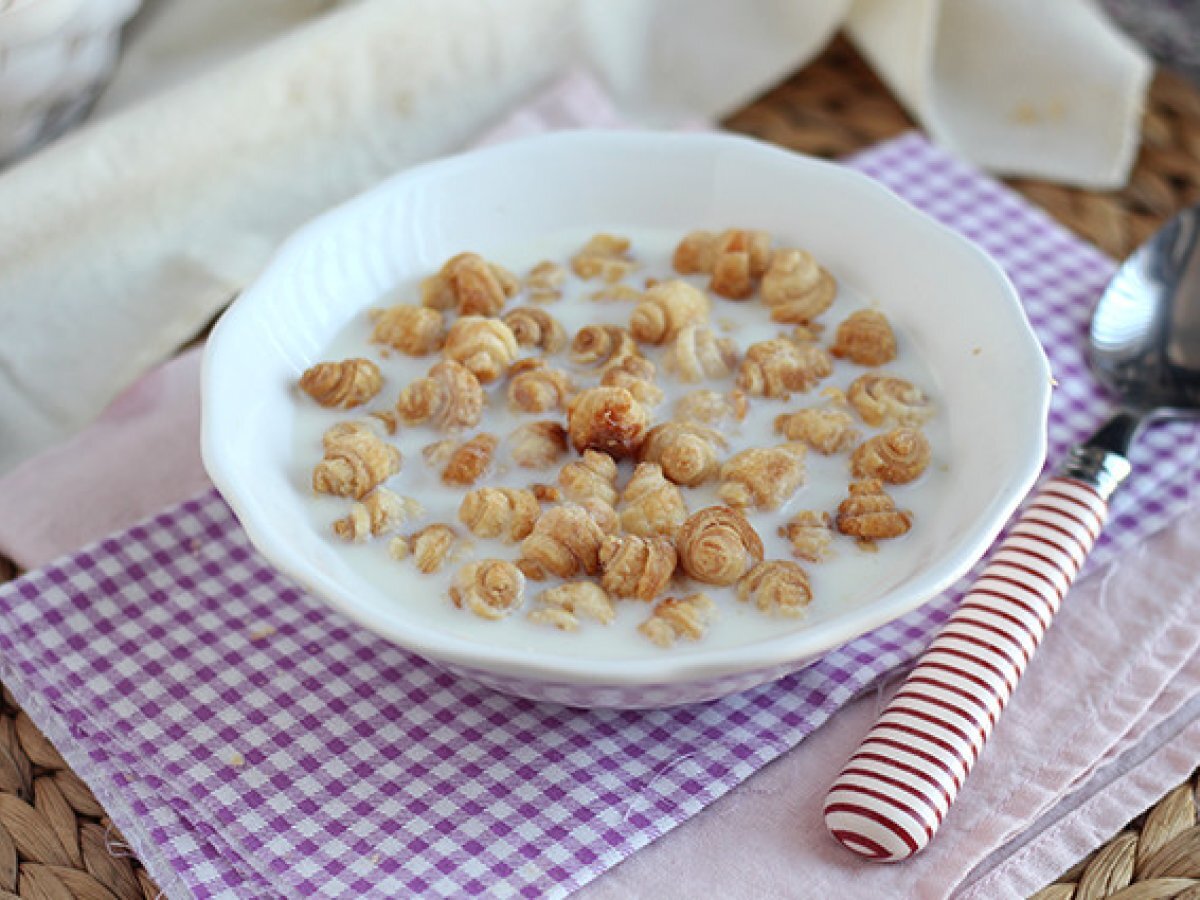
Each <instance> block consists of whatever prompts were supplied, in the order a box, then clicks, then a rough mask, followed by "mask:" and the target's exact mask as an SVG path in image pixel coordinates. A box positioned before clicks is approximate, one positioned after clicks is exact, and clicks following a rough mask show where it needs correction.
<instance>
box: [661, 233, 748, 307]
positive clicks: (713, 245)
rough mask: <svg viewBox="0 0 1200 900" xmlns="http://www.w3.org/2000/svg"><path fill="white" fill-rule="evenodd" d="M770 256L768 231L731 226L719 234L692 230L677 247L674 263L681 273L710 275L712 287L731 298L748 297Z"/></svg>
mask: <svg viewBox="0 0 1200 900" xmlns="http://www.w3.org/2000/svg"><path fill="white" fill-rule="evenodd" d="M770 259H771V236H770V235H769V234H767V232H765V231H749V230H746V229H742V228H730V229H728V230H726V231H723V232H721V233H720V234H712V233H711V232H708V231H693V232H691V233H690V234H688V235H685V236H684V238H683V240H682V241H680V242H679V246H678V247H676V248H675V254H674V257H673V259H672V262H673V264H674V266H675V271H676V272H678V273H679V274H681V275H711V276H712V278H711V279H710V281H709V285H708V287H709V290H711V291H712V292H713V293H714V294H717V295H719V296H721V297H726V298H728V299H730V300H745V299H746V298H747V297H749V296H750V295H751V294H753V293H754V282H755V281H756V280H757V279H759V278H761V277H762V276H763V273H764V272H766V270H767V266H768V264H769V262H770Z"/></svg>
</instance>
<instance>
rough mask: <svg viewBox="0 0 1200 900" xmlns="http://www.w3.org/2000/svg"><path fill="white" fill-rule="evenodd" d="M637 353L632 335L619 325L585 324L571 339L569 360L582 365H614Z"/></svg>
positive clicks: (637, 354)
mask: <svg viewBox="0 0 1200 900" xmlns="http://www.w3.org/2000/svg"><path fill="white" fill-rule="evenodd" d="M639 355H640V353H639V351H638V347H637V343H636V342H635V341H634V339H633V335H631V334H630V333H629V330H628V329H626V328H624V327H622V326H621V325H585V326H584V327H583V328H580V329H579V331H578V332H576V334H575V338H574V339H573V340H572V341H571V352H570V357H571V361H572V362H574V363H578V364H580V365H584V366H609V365H615V364H619V363H620V362H621V360H623V359H625V358H626V357H628V356H639Z"/></svg>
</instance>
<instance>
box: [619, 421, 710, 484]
mask: <svg viewBox="0 0 1200 900" xmlns="http://www.w3.org/2000/svg"><path fill="white" fill-rule="evenodd" d="M724 448H725V438H724V437H722V436H721V433H720V432H719V431H717V430H716V429H715V428H709V427H707V426H705V425H697V424H695V423H692V422H664V423H663V424H661V425H655V426H654V427H653V428H651V429H650V431H649V432H648V433H647V434H646V440H645V441H644V442H643V443H642V447H641V450H640V451H639V452H638V459H639V460H641V461H642V462H656V463H658V464H659V465H660V466H662V471H663V474H664V475H666V476H667V477H668V478H670V479H671V480H672V481H674V482H675V483H676V484H682V485H686V486H687V487H695V486H696V485H698V484H703V483H704V482H705V481H708V480H709V479H710V478H715V477H716V475H717V472H718V470H719V469H720V458H719V453H720V451H721V450H723V449H724Z"/></svg>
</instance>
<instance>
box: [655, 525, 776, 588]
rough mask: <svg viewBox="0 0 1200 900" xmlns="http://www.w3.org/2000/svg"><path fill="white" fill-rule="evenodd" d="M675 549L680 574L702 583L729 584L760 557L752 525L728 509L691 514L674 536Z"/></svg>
mask: <svg viewBox="0 0 1200 900" xmlns="http://www.w3.org/2000/svg"><path fill="white" fill-rule="evenodd" d="M675 548H676V550H677V551H678V552H679V565H680V567H681V568H682V569H683V571H684V572H686V573H687V574H688V575H690V576H691V577H692V578H695V579H696V580H697V581H702V582H704V583H705V584H716V585H727V584H733V583H734V582H735V581H737V580H738V579H739V578H741V577H742V576H743V575H744V574H746V572H747V571H749V569H750V567H751V566H753V565H754V564H755V563H756V562H762V558H763V544H762V539H761V538H760V537H759V536H758V532H756V531H755V530H754V526H752V525H751V524H750V522H749V521H748V520H747V519H746V517H745V515H743V514H742V512H741V511H740V510H736V509H731V508H730V507H728V506H709V507H705V508H704V509H702V510H699V511H698V512H695V513H692V515H691V516H689V517H688V519H687V521H686V522H684V523H683V525H682V526H681V527H680V529H679V533H678V534H676V536H675Z"/></svg>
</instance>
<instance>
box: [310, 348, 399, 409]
mask: <svg viewBox="0 0 1200 900" xmlns="http://www.w3.org/2000/svg"><path fill="white" fill-rule="evenodd" d="M381 387H383V374H382V373H381V372H380V371H379V366H377V365H375V363H373V362H371V360H369V359H358V358H356V359H344V360H342V361H341V362H323V363H317V364H316V365H315V366H313V367H311V368H309V369H306V370H305V372H304V374H303V375H301V376H300V390H302V391H304V393H306V394H308V396H310V397H312V398H313V399H314V400H316V401H317V402H318V403H319V404H321V405H322V406H327V407H333V408H337V409H351V408H353V407H355V406H361V405H362V404H364V403H366V402H367V401H368V400H370V399H371V398H372V397H374V396H375V395H376V394H378V393H379V389H380V388H381Z"/></svg>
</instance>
